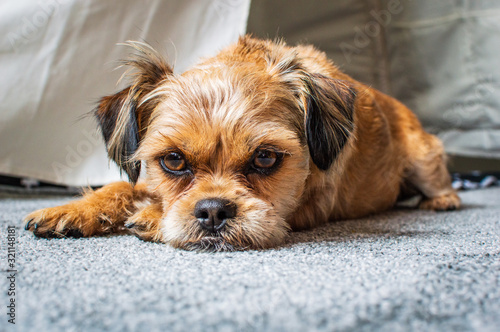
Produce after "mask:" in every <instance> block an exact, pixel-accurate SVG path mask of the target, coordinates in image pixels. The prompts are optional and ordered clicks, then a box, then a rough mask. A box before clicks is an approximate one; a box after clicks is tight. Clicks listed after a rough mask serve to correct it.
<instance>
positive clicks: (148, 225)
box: [125, 202, 164, 242]
mask: <svg viewBox="0 0 500 332" xmlns="http://www.w3.org/2000/svg"><path fill="white" fill-rule="evenodd" d="M162 213H163V208H162V205H161V203H158V202H156V203H151V204H149V205H146V206H144V207H143V208H140V209H138V210H137V212H136V213H134V214H133V215H132V216H131V217H130V218H128V220H127V222H126V223H125V227H127V228H128V229H129V230H130V231H131V232H132V234H134V235H135V236H137V237H138V238H140V239H141V240H144V241H151V242H164V241H163V233H162V232H161V219H162Z"/></svg>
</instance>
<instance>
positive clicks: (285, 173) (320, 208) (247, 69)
mask: <svg viewBox="0 0 500 332" xmlns="http://www.w3.org/2000/svg"><path fill="white" fill-rule="evenodd" d="M127 44H128V45H129V46H131V47H132V48H133V49H134V53H133V55H132V56H131V57H130V58H129V59H128V60H125V61H124V64H125V65H126V66H129V67H130V68H132V72H131V73H129V76H130V77H129V79H130V85H129V86H128V87H127V88H125V89H123V90H121V91H119V92H118V93H116V94H114V95H110V96H107V97H104V98H102V99H101V100H100V102H99V105H98V106H97V107H96V109H95V111H94V113H95V116H96V118H97V121H98V123H99V125H100V128H101V131H102V134H103V137H104V141H105V143H106V148H107V152H108V155H109V157H110V159H112V160H113V161H115V162H116V163H117V164H118V166H119V167H120V168H121V170H123V171H124V172H125V173H126V174H127V175H128V178H129V181H128V182H117V183H112V184H109V185H106V186H104V187H102V188H100V189H98V190H96V191H90V192H87V193H86V194H85V195H84V196H83V198H81V199H80V200H77V201H73V202H71V203H69V204H66V205H63V206H59V207H53V208H47V209H43V210H39V211H35V212H33V213H31V214H29V215H28V216H27V217H26V219H25V222H26V226H25V229H26V230H31V231H33V233H34V234H35V235H36V236H39V237H65V236H77V237H78V236H84V237H90V236H96V235H102V234H109V233H115V232H121V231H126V232H129V233H132V234H135V235H136V236H138V237H139V238H141V239H143V240H146V241H155V242H163V243H168V244H170V245H172V246H173V247H176V248H183V249H188V250H209V251H232V250H245V249H265V248H272V247H276V246H278V245H280V244H282V243H284V241H285V239H286V237H287V235H288V234H289V232H290V231H291V230H294V231H295V230H304V229H310V228H312V227H315V226H318V225H322V224H325V223H327V222H328V221H332V220H344V219H352V218H360V217H363V216H368V215H371V214H374V213H378V212H381V211H385V210H388V209H390V208H391V207H393V206H394V205H395V204H396V202H397V201H398V199H399V198H401V197H403V196H405V195H408V194H411V193H414V192H418V193H420V194H421V196H422V197H423V199H422V200H421V202H420V204H419V207H420V208H421V209H427V210H436V211H445V210H454V209H457V208H459V206H460V199H459V197H458V196H457V194H456V192H455V191H454V190H453V188H452V187H451V181H450V176H449V173H448V171H447V168H446V156H445V153H444V150H443V146H442V143H441V142H440V141H439V139H438V138H437V137H435V136H433V135H431V134H428V133H427V132H425V131H424V130H423V129H422V126H421V124H420V122H419V121H418V119H417V117H416V116H415V115H414V114H413V113H412V112H411V111H410V110H409V109H408V108H407V107H405V106H404V105H403V104H401V103H400V102H398V101H397V100H395V99H393V98H392V97H389V96H387V95H385V94H383V93H381V92H379V91H377V90H375V89H373V88H371V87H369V86H367V85H365V84H362V83H360V82H358V81H356V80H354V79H353V78H351V77H349V76H348V75H346V74H344V73H342V72H341V71H340V70H339V69H338V68H337V67H336V66H335V65H334V64H333V63H332V62H331V61H330V60H328V59H327V57H326V55H325V54H324V53H322V52H320V51H318V50H317V49H315V48H314V47H312V46H306V45H299V46H295V47H292V46H288V45H286V43H284V42H283V41H270V40H260V39H256V38H253V37H252V36H248V35H247V36H243V37H240V39H239V41H238V42H237V43H235V44H233V45H231V46H229V47H227V48H225V49H224V50H222V51H221V52H220V53H219V54H218V55H216V56H215V57H212V58H208V59H205V60H202V61H201V62H200V63H199V64H198V65H196V66H194V67H193V68H191V69H190V70H188V71H186V72H184V73H183V74H182V75H176V74H174V73H173V71H172V68H171V67H170V66H169V65H168V64H167V62H166V61H165V60H164V59H163V58H162V56H161V55H160V54H159V53H158V52H156V51H155V50H154V49H153V48H151V46H149V45H147V44H145V43H141V42H127ZM141 169H142V174H141ZM140 175H141V176H140Z"/></svg>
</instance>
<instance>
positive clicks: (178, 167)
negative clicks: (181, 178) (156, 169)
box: [160, 152, 188, 175]
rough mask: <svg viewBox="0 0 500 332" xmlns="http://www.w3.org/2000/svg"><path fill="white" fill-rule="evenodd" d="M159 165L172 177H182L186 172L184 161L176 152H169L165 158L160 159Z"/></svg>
mask: <svg viewBox="0 0 500 332" xmlns="http://www.w3.org/2000/svg"><path fill="white" fill-rule="evenodd" d="M160 165H161V166H162V167H163V169H164V170H165V171H167V172H169V173H172V174H174V175H182V174H184V173H185V172H186V171H187V170H188V169H187V164H186V159H184V156H183V155H181V154H180V153H178V152H170V153H169V154H167V155H166V156H164V157H162V158H160Z"/></svg>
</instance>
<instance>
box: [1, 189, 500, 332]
mask: <svg viewBox="0 0 500 332" xmlns="http://www.w3.org/2000/svg"><path fill="white" fill-rule="evenodd" d="M461 197H462V198H463V201H464V204H465V206H464V209H463V210H461V211H457V212H449V213H434V212H426V211H412V210H396V211H391V212H388V213H385V214H382V215H378V216H374V217H370V218H365V219H361V220H354V221H345V222H337V223H332V224H329V225H327V226H325V227H322V228H318V229H315V230H312V231H307V232H301V233H294V234H292V236H291V237H290V240H289V242H288V243H287V244H286V245H285V246H283V247H281V248H277V249H275V250H266V251H250V252H235V253H196V252H187V251H182V250H176V249H172V248H171V247H169V246H167V245H161V244H153V243H146V242H142V241H140V240H138V239H136V238H134V237H131V236H113V237H105V238H91V239H53V240H46V239H37V238H34V237H33V235H32V234H31V233H28V232H26V231H24V230H22V225H21V218H22V217H23V216H24V215H25V214H26V213H28V212H30V211H31V210H34V209H37V208H42V207H47V206H52V205H57V204H60V203H63V202H65V201H67V200H69V199H68V198H61V197H59V198H58V197H52V198H36V197H31V198H30V197H20V196H11V197H3V198H2V199H1V200H0V221H1V223H2V228H1V230H2V233H1V234H2V250H3V252H5V230H6V225H15V226H17V227H18V240H19V242H18V245H17V250H18V259H17V265H18V270H19V273H18V278H17V288H18V296H17V298H16V301H17V303H18V312H17V321H16V325H15V326H12V325H11V324H8V323H7V319H6V318H5V317H6V316H5V313H4V312H5V311H6V309H5V305H6V303H7V299H2V303H1V307H2V308H4V309H2V315H1V317H2V318H1V321H0V330H1V331H11V330H12V331H14V330H18V331H40V332H41V331H346V330H358V331H376V330H380V331H499V327H500V259H499V252H500V189H498V188H496V189H486V190H481V191H470V192H463V193H461ZM2 257H4V258H2V270H3V271H5V265H4V263H5V255H4V254H2ZM2 279H5V278H4V277H2ZM4 281H5V280H3V281H2V285H3V282H4ZM5 287H6V286H5ZM5 287H4V286H2V294H3V295H2V296H5V292H4V291H3V289H5Z"/></svg>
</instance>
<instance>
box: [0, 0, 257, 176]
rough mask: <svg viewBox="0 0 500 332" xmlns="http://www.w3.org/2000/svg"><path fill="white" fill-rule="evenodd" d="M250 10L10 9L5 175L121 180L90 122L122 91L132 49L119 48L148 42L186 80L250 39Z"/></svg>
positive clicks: (4, 64) (131, 1)
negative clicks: (200, 65)
mask: <svg viewBox="0 0 500 332" xmlns="http://www.w3.org/2000/svg"><path fill="white" fill-rule="evenodd" d="M249 4H250V0H216V1H206V0H190V1H185V0H169V1H160V0H150V1H135V0H127V1H101V0H88V1H76V0H74V1H73V0H42V1H35V0H32V1H29V0H17V1H3V2H1V3H0V22H2V24H0V35H2V36H3V38H2V40H1V44H0V73H2V75H0V86H1V87H2V89H0V100H1V101H2V103H1V106H0V107H1V111H0V142H1V143H0V174H7V175H11V176H22V177H32V178H37V179H40V180H44V181H49V182H54V183H58V184H65V185H72V186H80V185H84V186H85V185H93V186H94V185H101V184H105V183H108V182H111V181H114V180H117V179H119V172H118V170H117V168H116V166H115V165H114V164H109V163H108V161H107V157H106V153H105V148H104V145H103V143H102V140H101V138H100V136H99V134H98V132H97V131H96V124H95V122H94V120H93V118H92V117H91V116H88V113H89V112H90V111H91V110H92V108H93V107H94V106H95V103H96V101H97V100H98V99H99V98H100V97H101V96H103V95H104V94H110V93H113V92H114V91H116V90H117V88H119V87H117V86H116V82H117V80H118V78H119V77H120V76H121V74H122V73H123V70H115V71H113V69H114V68H115V67H116V65H117V60H119V59H122V58H124V57H126V56H127V54H128V53H129V51H130V50H129V49H127V48H125V47H123V46H116V44H117V43H120V42H124V41H126V40H129V39H130V40H145V41H147V42H149V43H150V44H152V45H153V46H155V47H156V48H159V49H160V50H161V49H163V50H164V51H165V53H167V54H168V56H169V58H170V60H171V63H174V64H175V71H176V72H182V71H184V70H185V69H186V68H187V67H188V66H189V65H191V64H193V63H194V62H195V61H196V60H197V59H199V57H201V56H210V55H213V54H215V53H216V52H217V51H218V50H219V49H221V48H222V47H224V46H226V45H227V44H229V43H231V42H233V41H235V40H236V39H237V37H238V36H239V35H240V34H242V33H244V31H245V27H246V20H247V15H248V10H249ZM122 85H123V84H122ZM120 87H121V86H120Z"/></svg>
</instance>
